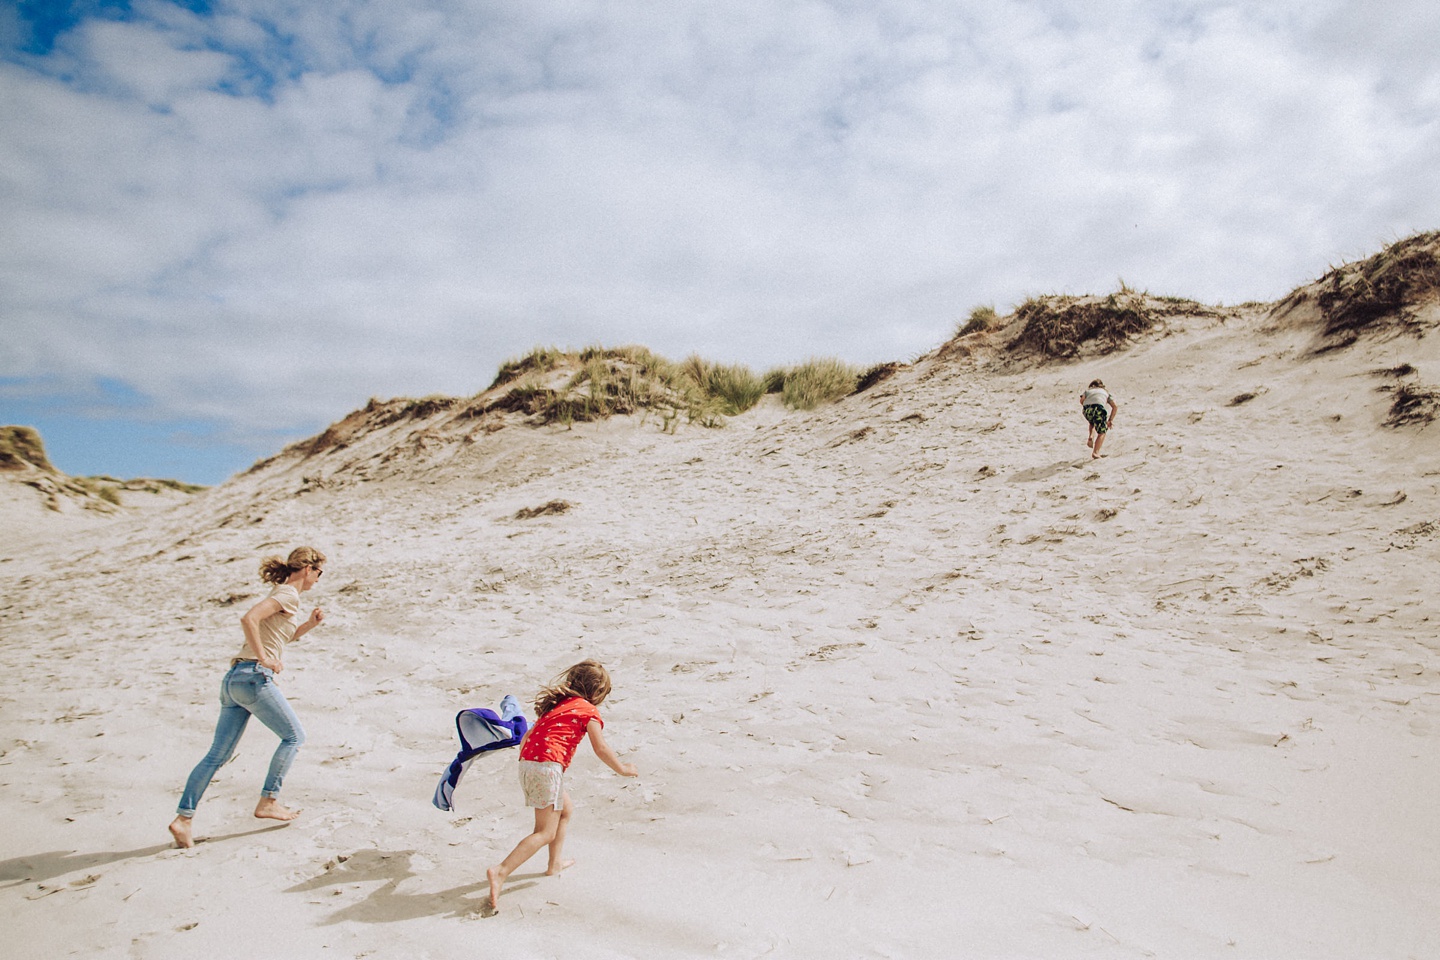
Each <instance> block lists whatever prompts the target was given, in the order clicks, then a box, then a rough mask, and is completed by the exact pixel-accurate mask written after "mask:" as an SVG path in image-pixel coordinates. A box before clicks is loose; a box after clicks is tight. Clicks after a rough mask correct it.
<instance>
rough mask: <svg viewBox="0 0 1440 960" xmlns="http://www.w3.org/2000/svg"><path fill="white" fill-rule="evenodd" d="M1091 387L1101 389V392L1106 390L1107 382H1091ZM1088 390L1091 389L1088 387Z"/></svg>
mask: <svg viewBox="0 0 1440 960" xmlns="http://www.w3.org/2000/svg"><path fill="white" fill-rule="evenodd" d="M1090 386H1091V387H1099V388H1100V389H1101V390H1104V389H1105V381H1104V380H1091V381H1090ZM1086 389H1089V388H1088V387H1087V388H1086Z"/></svg>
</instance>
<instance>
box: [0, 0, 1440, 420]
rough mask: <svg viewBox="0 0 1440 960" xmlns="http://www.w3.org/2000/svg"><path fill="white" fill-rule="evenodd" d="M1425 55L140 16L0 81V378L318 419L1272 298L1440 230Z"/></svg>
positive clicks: (1349, 27) (1300, 21) (207, 414)
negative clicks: (1111, 308) (999, 318)
mask: <svg viewBox="0 0 1440 960" xmlns="http://www.w3.org/2000/svg"><path fill="white" fill-rule="evenodd" d="M24 28H25V25H24V24H23V23H21V24H18V25H16V24H13V23H12V24H10V25H9V26H8V27H7V28H6V30H4V31H0V33H3V34H5V35H9V34H15V35H17V36H18V35H21V34H23V32H24ZM1437 35H1440V14H1437V12H1436V8H1435V7H1434V5H1433V4H1431V3H1427V2H1413V3H1411V2H1405V3H1373V2H1372V3H1366V4H1361V3H1359V2H1352V3H1338V2H1330V3H1326V2H1315V3H1309V4H1303V5H1297V4H1291V3H1281V2H1271V3H1264V2H1262V3H1246V4H1228V3H1214V2H1199V0H1196V2H1176V3H1157V2H1141V0H1135V2H1123V0H1115V2H1099V3H1079V2H1073V3H1067V2H1059V0H1056V2H1018V0H998V2H988V3H963V4H930V3H921V2H918V0H917V2H907V0H875V2H858V0H856V2H840V0H836V2H828V3H822V2H807V0H756V2H745V0H736V2H730V3H724V4H713V3H703V2H691V0H670V2H666V3H662V4H656V3H648V2H647V3H640V2H623V0H610V2H593V0H572V2H551V0H534V2H527V3H523V4H517V3H512V2H499V0H497V2H477V0H416V2H412V3H406V4H396V3H387V2H358V0H330V2H326V3H323V4H316V3H308V2H279V0H268V2H267V0H221V2H215V3H212V4H210V5H209V6H208V8H207V10H206V12H204V13H199V14H197V13H193V12H191V11H189V10H186V9H183V8H182V7H180V6H176V5H174V4H172V3H169V2H162V0H144V2H137V3H134V4H133V8H132V10H131V11H130V13H129V15H127V16H126V17H125V18H123V19H119V20H116V19H97V18H91V19H84V20H81V21H80V22H79V23H78V24H76V25H75V26H74V27H73V28H72V29H69V30H67V31H65V32H63V33H61V34H60V35H59V36H58V37H57V38H56V41H55V43H54V46H53V49H50V50H48V51H47V52H45V53H43V54H33V53H25V52H22V49H21V45H20V44H19V43H18V42H15V43H12V44H11V45H10V50H9V52H8V54H7V57H6V59H5V61H3V62H0V198H3V203H4V209H5V211H6V214H5V217H4V218H3V220H0V318H3V323H4V325H5V337H4V340H5V344H6V348H5V350H4V352H3V354H0V378H3V379H4V382H5V383H6V384H7V390H8V391H9V392H10V393H11V394H12V395H14V394H15V393H16V392H17V391H20V392H23V391H24V390H26V389H29V388H31V387H33V389H35V390H40V389H44V390H49V391H55V390H57V389H61V390H63V389H66V387H65V385H70V387H69V388H71V389H74V390H76V391H82V390H86V389H90V386H89V385H93V384H94V383H95V382H97V381H99V380H102V379H107V378H108V379H110V380H114V381H117V382H121V383H126V384H129V385H131V386H133V387H134V388H135V389H136V390H138V391H140V392H141V393H143V394H144V395H145V396H147V397H149V398H150V400H151V402H152V408H151V414H152V415H153V416H154V417H156V418H160V419H164V418H181V417H198V418H204V419H208V420H211V421H213V422H217V423H222V424H228V425H230V426H231V427H232V428H233V429H234V431H235V432H236V433H237V435H238V434H243V433H245V432H246V431H254V430H262V429H272V430H273V429H279V430H281V431H284V430H293V431H294V432H295V433H296V434H299V433H304V432H308V431H310V430H312V429H314V428H315V427H316V426H318V425H320V424H323V423H324V422H327V421H328V420H330V419H333V418H334V417H336V416H339V415H341V414H343V413H344V412H346V411H347V410H349V409H352V408H353V407H355V406H356V405H358V404H360V403H363V402H364V400H365V398H366V397H368V396H370V395H372V394H374V395H382V396H388V395H396V394H410V395H420V394H426V393H431V392H450V393H468V392H473V391H475V390H478V389H480V388H481V387H483V386H485V385H486V384H487V383H488V381H489V379H490V377H491V376H492V375H493V373H494V372H495V369H496V367H497V365H498V364H499V362H500V361H501V360H503V359H504V358H506V357H508V356H513V355H516V354H519V353H522V352H524V351H525V350H527V349H528V348H529V347H531V346H533V345H536V344H551V343H553V344H559V345H567V344H568V345H577V346H578V345H583V344H589V343H605V344H618V343H623V342H641V343H644V344H646V345H648V346H650V347H652V348H653V349H655V350H657V351H659V352H661V353H666V354H670V355H673V356H677V357H678V356H683V355H685V354H688V353H691V352H699V353H701V354H703V355H706V356H708V357H711V358H713V359H717V360H725V361H742V362H747V363H749V364H751V365H752V366H755V367H757V368H759V367H766V366H769V365H773V364H779V363H788V362H795V361H798V360H800V359H803V358H805V357H806V356H810V355H836V356H840V357H843V358H845V359H848V360H851V361H853V362H857V363H863V362H871V361H879V360H888V359H907V358H909V357H910V356H913V355H914V354H917V353H920V352H923V351H925V350H928V349H930V348H932V347H934V346H936V345H937V344H938V343H940V342H941V341H943V340H944V339H945V338H946V337H948V336H949V335H950V333H951V332H952V330H953V328H954V325H955V322H956V321H957V320H958V319H960V318H961V317H963V316H964V315H965V314H966V313H968V311H969V309H970V308H971V307H973V306H974V305H976V304H979V303H994V304H996V305H997V306H999V307H1001V308H1002V309H1004V308H1006V307H1008V306H1009V305H1012V304H1014V303H1016V302H1018V301H1019V300H1021V299H1023V298H1024V297H1025V296H1027V295H1030V294H1034V293H1043V292H1059V291H1072V292H1081V291H1095V292H1103V291H1106V290H1109V289H1113V288H1114V286H1115V283H1116V281H1117V277H1124V279H1125V280H1126V281H1127V282H1129V283H1130V284H1131V285H1133V286H1139V287H1145V288H1148V289H1150V290H1152V291H1155V292H1158V293H1167V294H1175V295H1181V296H1189V297H1194V298H1197V299H1202V300H1207V301H1212V302H1215V301H1223V302H1237V301H1242V300H1248V299H1270V298H1274V297H1277V296H1280V295H1282V294H1283V293H1285V292H1286V291H1287V290H1289V289H1290V288H1291V287H1293V286H1296V285H1298V284H1300V283H1302V282H1305V281H1306V280H1308V279H1311V278H1313V277H1314V276H1315V275H1317V274H1318V273H1319V272H1321V271H1323V270H1324V269H1325V267H1326V266H1327V265H1328V264H1329V263H1332V262H1338V261H1339V260H1341V259H1345V258H1348V257H1352V256H1357V255H1362V254H1365V253H1368V252H1371V251H1372V250H1373V249H1375V248H1376V247H1378V246H1379V245H1380V244H1383V243H1384V242H1387V241H1388V240H1391V239H1394V238H1396V237H1399V236H1404V235H1407V234H1409V233H1412V232H1415V231H1419V230H1426V229H1434V228H1436V227H1437V226H1440V177H1437V176H1436V175H1435V173H1434V171H1436V170H1440V120H1437V118H1440V66H1437V64H1440V61H1437V59H1436V58H1435V57H1434V55H1433V49H1432V47H1431V41H1432V40H1433V38H1434V37H1436V36H1437ZM57 384H60V385H61V387H59V388H57V386H56V385H57ZM299 398H303V399H304V401H305V402H304V403H303V404H297V403H296V402H295V401H296V400H297V399H299ZM132 413H133V411H132Z"/></svg>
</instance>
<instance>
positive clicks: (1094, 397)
mask: <svg viewBox="0 0 1440 960" xmlns="http://www.w3.org/2000/svg"><path fill="white" fill-rule="evenodd" d="M1109 402H1110V392H1109V391H1108V390H1106V389H1105V388H1104V387H1091V388H1090V389H1088V390H1086V391H1085V398H1084V399H1083V400H1081V401H1080V404H1081V406H1086V407H1088V406H1090V404H1092V403H1097V404H1099V405H1100V406H1102V407H1103V406H1105V404H1107V403H1109Z"/></svg>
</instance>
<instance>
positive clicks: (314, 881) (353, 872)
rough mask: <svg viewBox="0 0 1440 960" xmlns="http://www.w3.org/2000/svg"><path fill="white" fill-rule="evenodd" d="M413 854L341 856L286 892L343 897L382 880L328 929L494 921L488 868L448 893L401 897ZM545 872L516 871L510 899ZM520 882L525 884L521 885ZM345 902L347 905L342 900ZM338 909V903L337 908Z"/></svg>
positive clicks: (370, 852) (346, 907) (508, 888)
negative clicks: (403, 922) (447, 919)
mask: <svg viewBox="0 0 1440 960" xmlns="http://www.w3.org/2000/svg"><path fill="white" fill-rule="evenodd" d="M414 854H415V851H414V850H360V851H357V852H356V853H354V854H351V855H349V856H346V857H336V858H335V859H334V860H331V861H330V862H329V863H327V864H325V868H324V871H323V872H322V873H319V874H317V875H316V876H314V877H311V878H310V879H309V880H305V881H302V882H300V883H297V884H295V885H294V886H293V887H288V888H286V890H285V892H286V893H305V892H310V891H314V890H325V889H327V888H328V889H329V890H330V892H331V894H332V895H333V896H335V897H336V898H337V900H338V898H340V897H342V896H344V895H345V893H346V891H347V888H348V887H351V886H353V885H359V884H366V883H373V882H375V881H377V880H378V881H382V882H381V884H380V886H378V887H376V888H375V889H373V890H371V891H370V892H369V893H368V894H365V896H364V898H363V899H361V900H359V901H356V902H353V903H347V904H345V905H344V906H341V907H340V909H338V910H336V911H335V912H334V913H332V914H330V916H329V917H327V918H326V919H325V921H324V925H326V926H328V925H330V924H335V923H346V922H349V921H355V922H359V923H394V922H396V921H399V920H416V919H419V918H421V917H455V918H459V919H467V918H473V917H477V916H479V917H491V916H494V915H495V913H496V911H494V910H492V909H491V908H490V884H489V883H488V881H486V880H485V875H484V871H483V869H481V870H480V878H479V879H478V880H476V881H474V882H472V883H466V884H461V885H460V886H458V887H451V888H450V889H448V890H435V891H427V892H424V893H401V892H400V890H399V887H400V884H401V883H403V882H404V881H406V880H408V879H410V878H411V877H414V876H415V875H416V874H415V871H414V870H413V869H411V865H410V858H411V857H412V856H414ZM544 875H545V874H544V873H543V872H538V873H523V874H522V873H517V874H515V875H513V876H512V877H511V878H510V881H509V882H508V883H506V885H505V893H506V894H507V895H509V894H512V893H515V892H517V891H519V890H525V889H528V888H529V887H533V886H535V883H536V881H538V880H539V879H540V878H541V877H543V876H544ZM516 881H525V882H521V883H517V882H516ZM341 902H343V901H341ZM337 905H338V904H337Z"/></svg>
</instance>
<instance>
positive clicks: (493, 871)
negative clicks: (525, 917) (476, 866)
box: [485, 867, 505, 910]
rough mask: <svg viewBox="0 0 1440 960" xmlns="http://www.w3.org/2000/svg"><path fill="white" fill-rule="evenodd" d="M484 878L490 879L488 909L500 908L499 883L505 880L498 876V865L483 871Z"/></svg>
mask: <svg viewBox="0 0 1440 960" xmlns="http://www.w3.org/2000/svg"><path fill="white" fill-rule="evenodd" d="M485 879H487V880H489V881H490V909H491V910H499V909H500V885H501V884H502V883H504V882H505V880H504V878H503V877H501V876H500V868H499V867H491V868H490V869H489V870H486V871H485Z"/></svg>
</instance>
